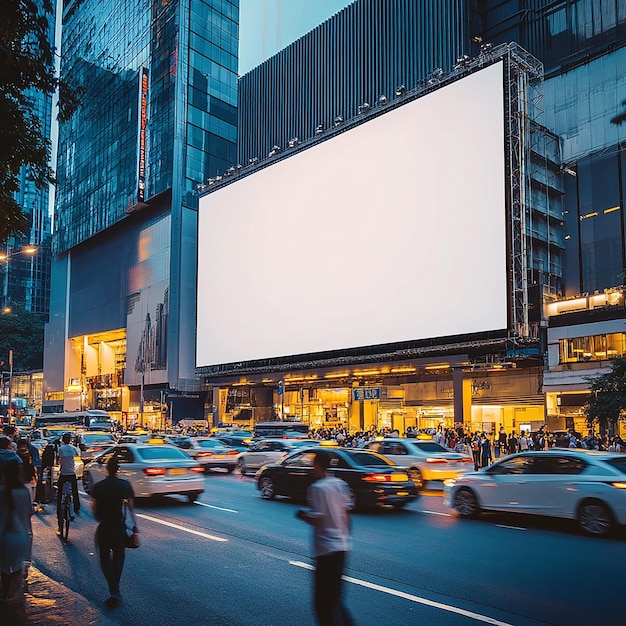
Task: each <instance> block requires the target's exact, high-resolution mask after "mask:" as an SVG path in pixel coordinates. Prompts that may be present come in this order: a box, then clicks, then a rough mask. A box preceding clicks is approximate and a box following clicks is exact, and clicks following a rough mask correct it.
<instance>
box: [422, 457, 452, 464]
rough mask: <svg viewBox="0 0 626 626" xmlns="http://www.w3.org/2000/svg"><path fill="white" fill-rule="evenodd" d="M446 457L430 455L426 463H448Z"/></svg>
mask: <svg viewBox="0 0 626 626" xmlns="http://www.w3.org/2000/svg"><path fill="white" fill-rule="evenodd" d="M447 462H448V461H447V460H446V459H440V458H438V457H429V458H427V459H426V463H447Z"/></svg>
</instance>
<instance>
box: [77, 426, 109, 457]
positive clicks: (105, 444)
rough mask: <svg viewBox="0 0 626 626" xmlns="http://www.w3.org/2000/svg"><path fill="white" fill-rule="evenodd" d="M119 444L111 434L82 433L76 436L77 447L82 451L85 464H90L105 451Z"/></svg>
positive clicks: (81, 454)
mask: <svg viewBox="0 0 626 626" xmlns="http://www.w3.org/2000/svg"><path fill="white" fill-rule="evenodd" d="M116 443H117V442H116V440H115V437H113V435H112V434H111V433H110V432H91V431H87V432H82V433H78V434H77V435H76V447H77V448H78V449H79V450H80V456H81V458H82V460H83V463H89V461H92V460H93V459H94V457H96V456H99V455H100V453H101V452H102V451H103V450H106V449H107V448H110V447H111V446H113V445H115V444H116Z"/></svg>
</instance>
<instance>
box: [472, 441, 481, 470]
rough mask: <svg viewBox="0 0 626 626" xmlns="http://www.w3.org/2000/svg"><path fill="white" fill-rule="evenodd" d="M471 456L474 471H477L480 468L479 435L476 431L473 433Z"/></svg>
mask: <svg viewBox="0 0 626 626" xmlns="http://www.w3.org/2000/svg"><path fill="white" fill-rule="evenodd" d="M472 458H473V460H474V471H475V472H477V471H478V469H479V468H480V437H479V436H478V432H476V433H475V434H474V438H473V439H472Z"/></svg>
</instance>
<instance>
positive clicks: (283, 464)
mask: <svg viewBox="0 0 626 626" xmlns="http://www.w3.org/2000/svg"><path fill="white" fill-rule="evenodd" d="M320 450H323V451H324V452H325V453H327V454H329V455H330V456H331V462H330V471H331V472H332V473H333V474H334V475H335V476H336V477H337V478H341V479H342V480H345V481H346V483H347V484H348V487H349V488H350V491H351V492H352V496H353V498H354V508H355V509H362V508H366V507H371V506H376V505H390V506H393V507H394V508H397V509H401V508H403V507H405V506H406V505H407V504H409V503H410V502H412V501H413V500H415V499H417V497H418V496H419V489H418V487H417V486H416V485H415V483H414V482H413V481H412V480H411V478H410V477H409V474H408V470H407V468H402V467H397V466H395V465H394V464H393V463H392V462H391V461H389V459H386V458H385V457H384V456H381V455H380V454H376V453H375V452H370V451H369V450H362V449H359V448H323V447H316V448H306V449H303V450H298V451H296V452H294V453H293V454H290V455H289V456H288V457H287V458H285V459H282V460H281V461H278V462H277V463H269V464H267V465H264V466H263V467H262V468H261V469H260V470H259V471H258V472H257V473H256V476H255V479H256V485H257V488H258V490H259V491H260V493H261V496H262V497H263V498H266V499H273V498H275V497H276V496H288V497H291V498H300V499H302V498H305V497H306V492H307V489H308V487H309V485H311V483H313V482H314V481H315V480H316V477H315V475H314V473H313V459H314V457H315V454H316V453H317V452H318V451H320Z"/></svg>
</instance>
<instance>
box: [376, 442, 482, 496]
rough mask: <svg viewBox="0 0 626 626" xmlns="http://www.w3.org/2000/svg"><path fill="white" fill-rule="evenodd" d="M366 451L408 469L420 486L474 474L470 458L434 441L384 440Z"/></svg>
mask: <svg viewBox="0 0 626 626" xmlns="http://www.w3.org/2000/svg"><path fill="white" fill-rule="evenodd" d="M363 448H364V449H366V450H372V451H374V452H378V454H382V455H383V456H386V457H387V458H388V459H389V460H390V461H392V462H393V463H395V464H396V465H403V466H406V467H408V468H409V469H410V474H411V479H412V480H413V481H414V482H415V484H416V485H418V486H423V485H425V484H426V482H427V481H429V480H445V479H447V478H456V477H457V476H461V475H462V474H465V473H467V472H472V471H474V463H473V461H472V458H471V457H470V456H468V455H465V454H460V453H459V452H453V451H452V450H449V449H448V448H444V446H442V445H440V444H438V443H437V442H435V441H432V440H431V441H425V440H422V439H413V438H409V439H404V438H400V437H397V438H385V439H381V440H378V441H369V442H367V443H366V444H364V445H363Z"/></svg>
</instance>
